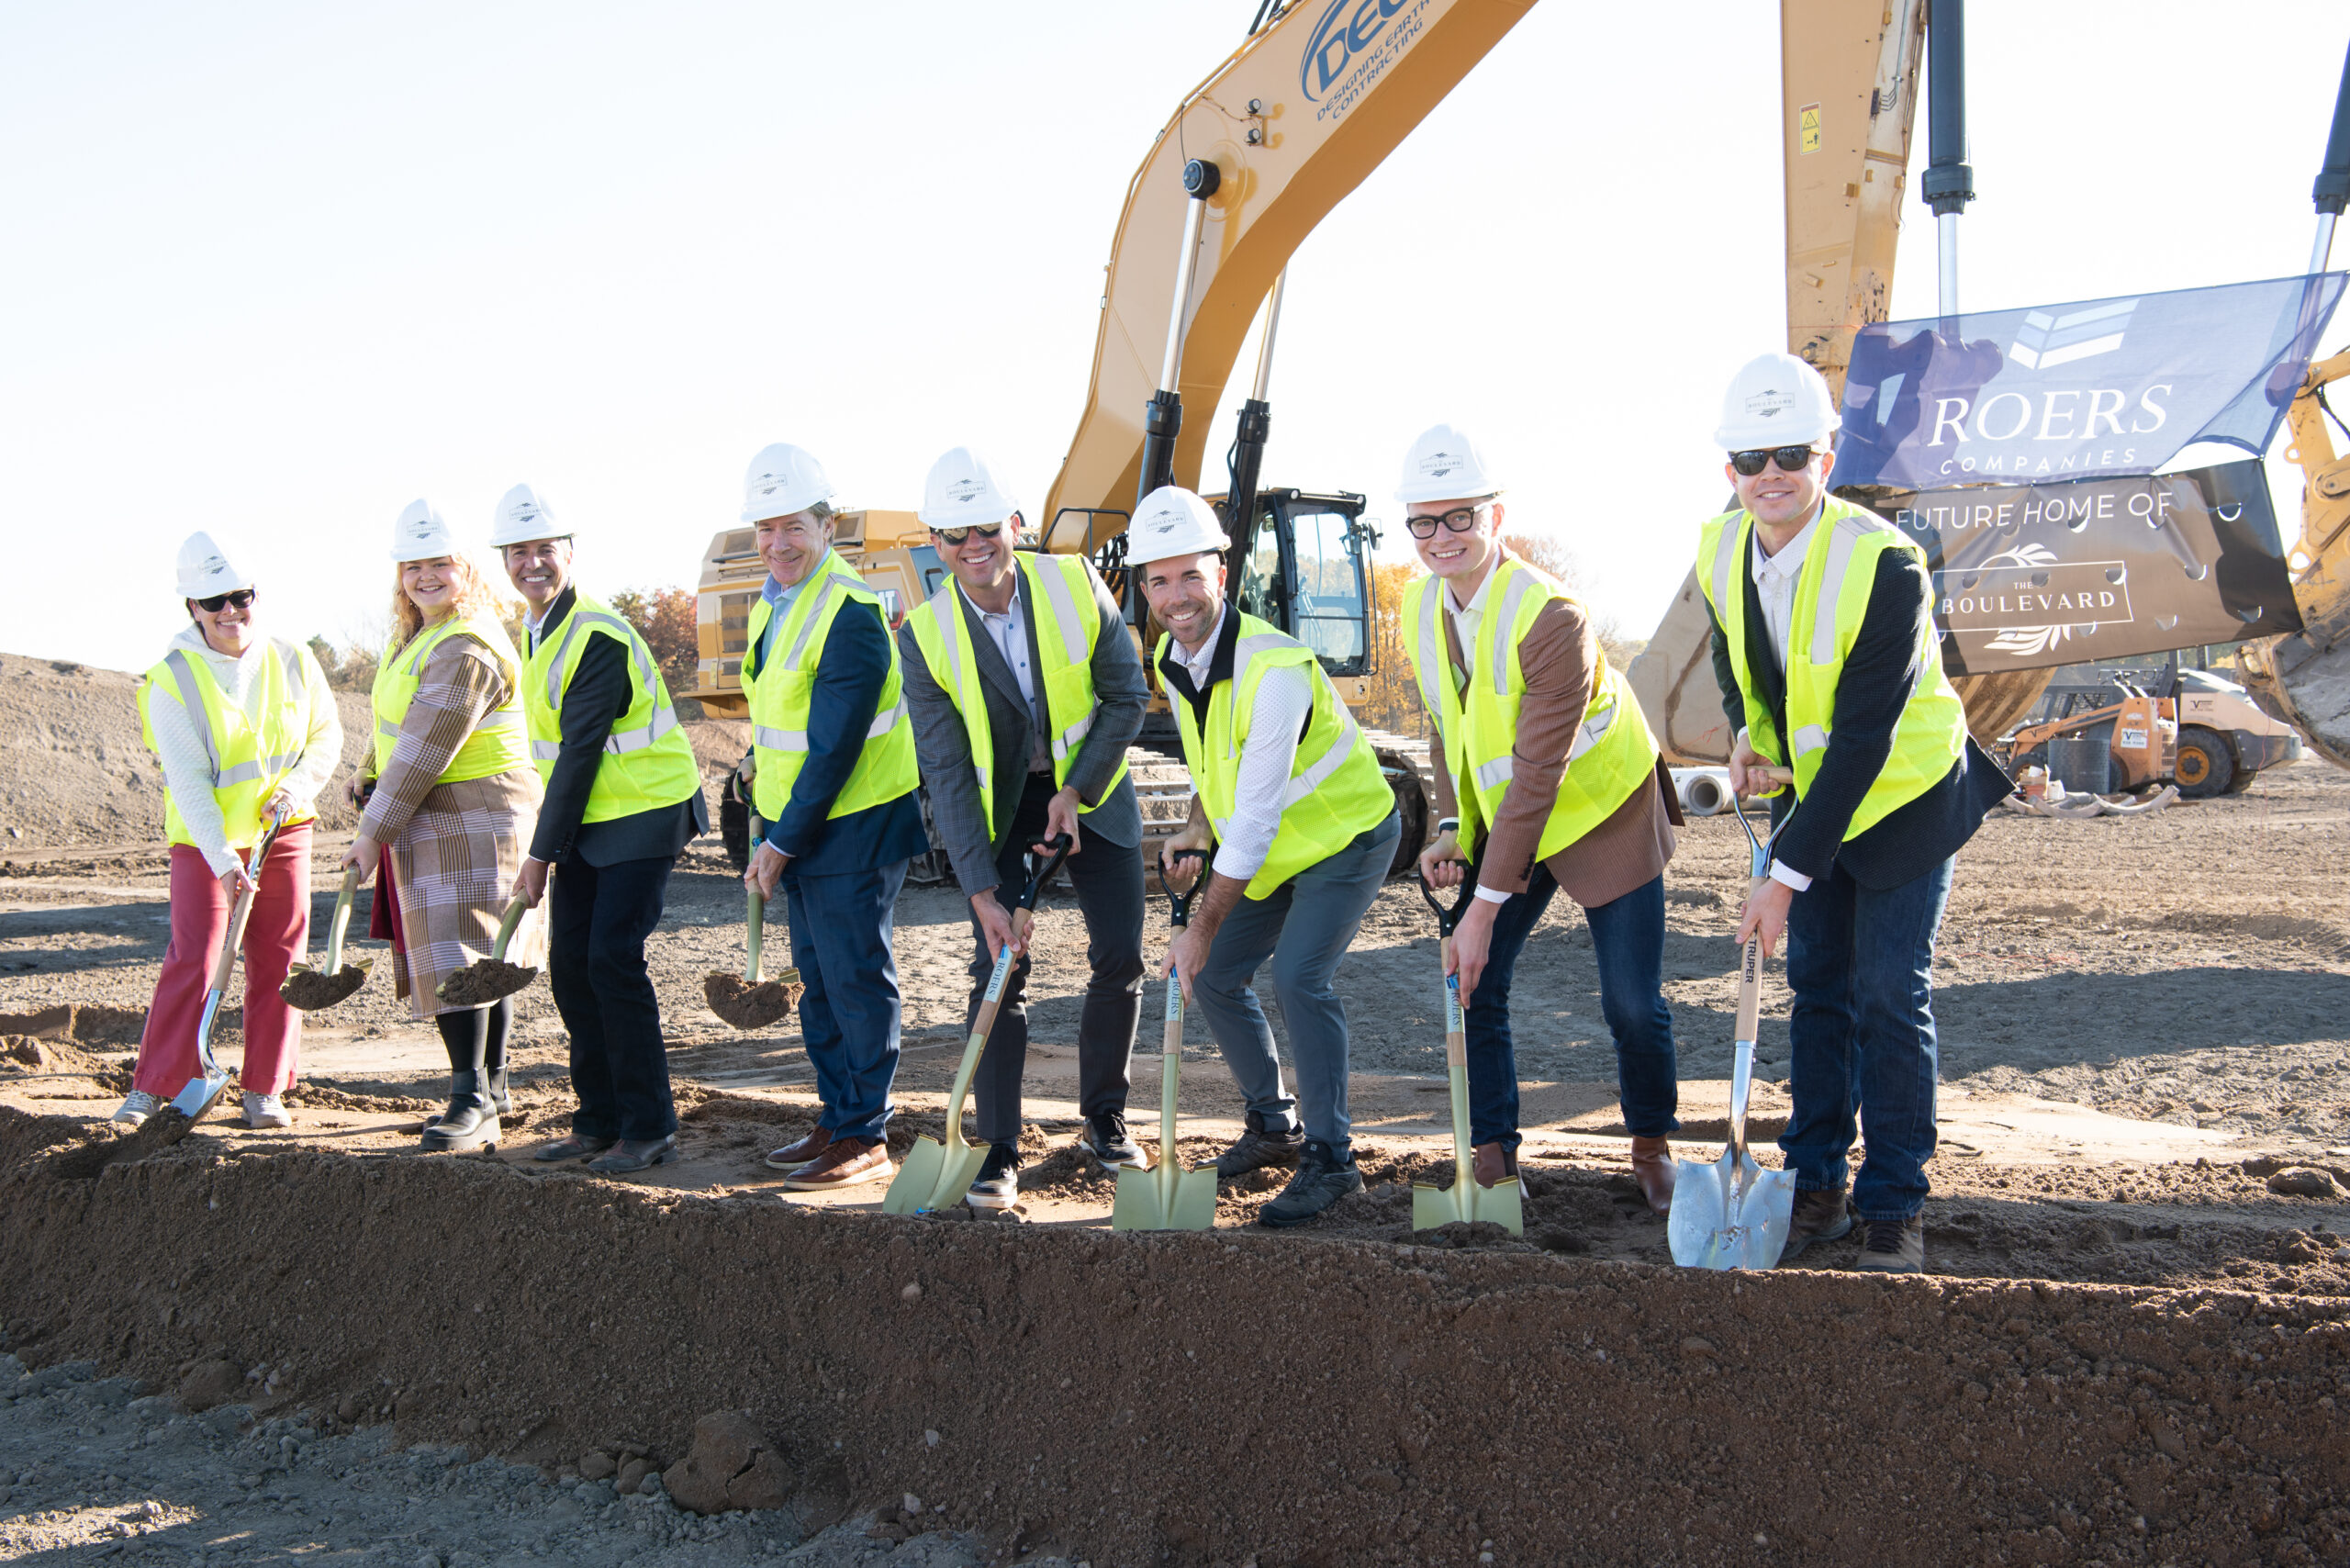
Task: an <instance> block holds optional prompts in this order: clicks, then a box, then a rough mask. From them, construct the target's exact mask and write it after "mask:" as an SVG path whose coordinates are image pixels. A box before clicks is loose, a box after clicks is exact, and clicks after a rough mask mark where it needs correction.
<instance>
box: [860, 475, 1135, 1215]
mask: <svg viewBox="0 0 2350 1568" xmlns="http://www.w3.org/2000/svg"><path fill="white" fill-rule="evenodd" d="M922 518H923V521H924V522H926V523H928V524H929V525H930V537H931V541H932V543H933V544H934V546H935V547H936V548H937V551H938V553H939V555H940V557H941V558H942V559H943V560H944V561H945V562H946V567H947V571H948V573H949V576H948V578H947V580H946V582H945V583H944V584H942V585H940V587H939V589H938V591H937V593H935V594H934V595H933V596H932V597H931V598H930V599H927V600H925V601H924V602H923V603H922V604H919V605H917V606H915V607H914V610H913V612H912V614H911V615H909V616H907V617H906V621H905V624H904V625H902V626H901V627H899V629H898V649H899V655H900V662H901V666H902V667H903V668H904V670H905V673H906V702H907V705H908V707H909V708H910V709H911V710H912V713H913V725H914V752H915V755H916V756H918V757H919V758H920V759H921V762H922V773H923V783H924V785H925V787H926V788H927V789H928V790H929V791H930V808H931V818H932V821H933V822H934V823H935V824H936V828H937V833H938V838H939V842H940V844H941V845H942V846H944V847H945V848H946V857H947V860H948V862H949V863H950V864H951V865H952V866H953V867H954V868H955V879H956V881H957V883H958V884H959V885H960V886H961V888H962V890H963V895H964V897H966V898H968V900H970V902H971V934H972V938H973V942H972V947H973V951H972V958H971V966H970V974H971V994H970V1002H969V1009H968V1012H969V1017H971V1018H975V1017H977V1015H978V1013H979V1003H980V1000H981V998H982V996H983V994H984V993H985V991H986V989H987V984H988V980H989V978H990V975H991V974H992V973H993V971H994V967H995V960H996V956H997V955H998V954H999V953H1000V952H1002V949H1003V945H1004V944H1005V943H1007V942H1010V943H1013V944H1014V950H1015V951H1017V950H1018V943H1019V938H1018V937H1017V936H1016V935H1013V926H1012V916H1011V914H1010V913H1009V912H1008V911H1007V910H1006V909H1005V907H1004V902H1003V901H1002V899H1001V898H999V897H998V896H997V892H998V890H999V889H1000V888H1002V887H1005V886H1012V887H1017V886H1019V885H1020V883H1021V882H1022V881H1023V880H1024V879H1025V877H1026V872H1025V871H1024V869H1023V868H1022V864H1021V857H1023V856H1024V854H1025V853H1026V852H1027V851H1028V850H1030V849H1032V848H1035V849H1041V848H1042V846H1043V843H1044V841H1045V840H1046V839H1049V838H1052V837H1054V836H1055V835H1057V834H1064V833H1065V834H1069V836H1070V838H1071V839H1072V840H1073V841H1074V842H1075V848H1073V849H1072V850H1071V851H1070V853H1069V859H1068V861H1067V863H1066V864H1067V867H1068V871H1069V884H1070V886H1071V887H1072V888H1073V889H1074V890H1076V893H1077V905H1078V910H1079V913H1081V914H1082V915H1083V916H1084V919H1085V938H1086V957H1087V958H1088V960H1089V961H1090V963H1091V968H1092V976H1091V980H1089V981H1088V982H1087V985H1086V988H1085V1004H1084V1008H1083V1010H1082V1012H1081V1013H1080V1014H1079V1017H1078V1025H1077V1077H1078V1111H1079V1114H1080V1115H1082V1116H1083V1117H1084V1118H1085V1132H1084V1135H1083V1141H1084V1144H1085V1147H1086V1148H1087V1149H1089V1150H1090V1151H1091V1153H1092V1155H1093V1156H1094V1158H1096V1159H1099V1160H1101V1161H1102V1164H1104V1165H1109V1166H1139V1165H1141V1164H1142V1150H1141V1149H1140V1148H1136V1145H1135V1141H1134V1139H1133V1138H1132V1137H1128V1136H1127V1133H1126V1122H1125V1110H1126V1087H1127V1083H1126V1072H1127V1065H1128V1062H1129V1060H1130V1058H1132V1057H1133V1055H1134V1047H1135V1028H1136V1024H1137V1022H1138V1021H1139V1019H1140V1017H1141V1011H1142V976H1143V962H1142V915H1143V867H1142V810H1141V807H1140V806H1139V804H1138V803H1137V802H1136V799H1135V787H1134V781H1133V780H1132V779H1130V778H1127V777H1126V747H1127V746H1128V745H1131V744H1133V741H1134V738H1135V736H1136V735H1137V734H1141V732H1142V718H1143V710H1144V707H1145V705H1146V704H1147V701H1148V689H1147V687H1146V686H1145V685H1144V683H1143V674H1142V660H1141V658H1140V656H1139V655H1136V652H1135V645H1134V639H1133V638H1132V637H1130V636H1129V635H1127V633H1126V627H1125V618H1124V617H1123V616H1121V615H1120V614H1119V613H1118V606H1117V601H1116V600H1114V599H1112V598H1111V597H1110V590H1109V589H1108V588H1104V587H1103V586H1102V579H1101V578H1100V577H1097V576H1095V575H1094V573H1093V571H1092V569H1091V567H1089V566H1087V565H1086V563H1085V558H1084V557H1083V556H1081V555H1040V554H1035V553H1033V552H1030V553H1023V552H1021V551H1019V550H1017V549H1015V548H1014V546H1015V545H1016V544H1017V543H1018V541H1019V523H1020V513H1019V510H1018V507H1017V505H1016V503H1014V502H1013V499H1012V498H1011V497H1010V496H1008V495H1006V494H1005V493H1004V492H1003V490H1002V487H1000V486H999V485H998V484H997V482H996V478H995V475H994V472H993V471H992V469H990V466H989V465H988V462H987V460H986V459H985V458H984V457H982V456H981V455H979V454H978V453H975V452H973V451H972V450H971V449H970V448H968V447H962V446H958V447H957V448H956V449H955V450H954V451H952V452H949V453H948V454H946V455H945V456H944V457H941V458H940V459H939V460H938V461H937V462H936V463H935V464H934V465H931V470H930V475H929V477H928V479H927V481H926V482H925V483H924V485H923V508H922ZM1027 979H1028V964H1027V962H1026V961H1025V960H1024V959H1023V960H1022V961H1020V962H1018V963H1015V964H1014V965H1013V969H1012V972H1011V975H1010V977H1009V978H1008V979H1007V980H1005V982H1004V994H1003V997H1002V1003H1001V1006H1000V1010H999V1011H998V1013H997V1014H996V1020H995V1027H994V1029H993V1031H992V1032H991V1033H990V1036H988V1047H987V1053H986V1055H984V1056H983V1057H982V1058H980V1060H979V1076H978V1077H977V1078H975V1079H974V1080H973V1081H972V1084H971V1087H972V1089H973V1091H974V1092H975V1094H976V1096H977V1098H978V1102H979V1105H978V1114H979V1137H980V1138H981V1140H983V1141H984V1142H986V1143H987V1144H988V1145H989V1146H990V1148H989V1150H988V1156H987V1160H986V1163H985V1164H983V1165H982V1166H981V1167H980V1168H979V1177H978V1179H977V1180H976V1181H974V1182H973V1183H972V1184H971V1188H970V1191H969V1193H968V1196H967V1201H968V1203H969V1204H970V1205H971V1206H972V1207H974V1208H983V1209H1008V1208H1010V1207H1012V1206H1013V1204H1014V1203H1015V1202H1016V1201H1017V1197H1018V1181H1019V1170H1020V1125H1021V1099H1020V1079H1021V1072H1022V1070H1023V1068H1024V1064H1025V1063H1026V1060H1027V1056H1028V1004H1027V996H1026V986H1027ZM968 1021H969V1020H968V1018H967V1020H966V1023H967V1025H968Z"/></svg>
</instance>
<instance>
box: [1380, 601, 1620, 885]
mask: <svg viewBox="0 0 2350 1568" xmlns="http://www.w3.org/2000/svg"><path fill="white" fill-rule="evenodd" d="M1484 592H1485V605H1486V609H1485V611H1484V614H1483V616H1482V617H1481V618H1480V619H1479V622H1478V625H1477V635H1476V637H1475V644H1476V645H1475V646H1474V647H1471V648H1464V649H1462V650H1461V656H1462V657H1463V658H1465V659H1466V660H1467V661H1468V668H1467V670H1466V671H1465V672H1464V673H1465V680H1466V687H1465V689H1463V687H1462V686H1461V685H1460V684H1457V683H1456V681H1455V679H1454V678H1453V677H1452V671H1451V669H1450V667H1449V666H1450V663H1451V661H1450V659H1449V657H1448V656H1447V655H1446V653H1445V637H1444V625H1443V621H1442V616H1443V613H1444V610H1443V604H1444V580H1443V579H1442V578H1440V577H1421V578H1419V579H1417V580H1416V581H1415V582H1414V583H1413V584H1412V586H1411V588H1410V590H1409V598H1408V599H1406V600H1405V610H1404V623H1405V624H1406V625H1407V626H1409V627H1410V628H1411V629H1412V630H1411V634H1410V636H1409V637H1408V638H1407V639H1406V646H1407V647H1408V648H1409V649H1410V650H1411V655H1412V666H1413V669H1414V670H1415V672H1416V674H1417V675H1418V677H1419V682H1420V698H1421V700H1422V701H1424V702H1425V703H1426V704H1427V711H1429V712H1430V713H1431V714H1434V715H1435V716H1436V724H1437V733H1438V735H1439V736H1440V737H1441V738H1442V740H1443V744H1444V762H1445V769H1446V772H1447V773H1448V775H1449V777H1450V778H1451V779H1452V791H1453V797H1454V799H1456V800H1457V801H1460V804H1461V812H1460V833H1459V834H1458V835H1457V837H1458V839H1459V842H1460V848H1461V850H1462V852H1463V853H1464V854H1468V855H1472V856H1473V855H1474V854H1475V853H1476V845H1477V840H1478V839H1479V838H1480V837H1481V836H1483V833H1484V832H1485V831H1486V830H1489V829H1490V828H1491V827H1492V825H1493V824H1494V823H1495V822H1497V821H1499V820H1500V815H1501V810H1502V801H1503V799H1504V797H1505V796H1506V795H1507V794H1508V792H1509V787H1510V778H1511V773H1512V770H1513V767H1514V759H1515V756H1516V743H1517V710H1518V706H1519V704H1520V703H1521V702H1523V701H1524V700H1525V698H1526V670H1525V667H1524V666H1523V665H1522V664H1521V663H1520V655H1519V644H1521V643H1522V642H1523V641H1524V640H1525V637H1526V634H1527V632H1528V631H1530V630H1532V628H1533V625H1534V621H1535V618H1536V617H1537V616H1539V615H1540V614H1541V613H1542V607H1543V606H1544V605H1546V604H1548V603H1549V602H1550V600H1551V599H1553V598H1554V597H1555V598H1565V597H1567V590H1566V589H1565V588H1562V587H1561V586H1560V584H1559V583H1557V582H1556V581H1554V580H1553V579H1552V578H1550V577H1546V576H1545V575H1543V574H1542V573H1541V572H1539V571H1537V570H1536V569H1535V568H1534V567H1532V566H1527V564H1526V563H1525V562H1523V561H1518V560H1507V559H1505V560H1504V561H1503V562H1502V564H1501V565H1500V566H1497V567H1495V568H1494V575H1493V578H1492V580H1491V582H1490V583H1489V584H1488V585H1487V586H1486V588H1485V590H1484ZM1656 761H1657V748H1656V742H1655V740H1654V739H1653V738H1651V736H1650V734H1649V726H1648V720H1647V719H1646V718H1645V717H1644V716H1643V715H1642V714H1641V712H1640V705H1639V702H1638V701H1637V700H1634V699H1633V697H1632V693H1631V689H1630V688H1629V687H1628V686H1627V685H1626V684H1625V683H1624V678H1623V677H1622V676H1621V675H1619V674H1617V671H1616V670H1615V669H1614V668H1613V667H1612V666H1609V664H1608V663H1607V656H1606V655H1605V654H1602V655H1600V657H1599V664H1598V667H1597V668H1596V669H1595V670H1594V671H1593V675H1592V683H1591V697H1590V699H1589V700H1588V701H1586V702H1585V703H1584V705H1583V723H1582V726H1581V727H1580V728H1579V729H1577V730H1576V732H1575V738H1574V742H1573V745H1572V746H1571V747H1570V749H1569V750H1568V752H1567V770H1566V772H1565V774H1564V775H1563V776H1561V778H1560V780H1559V795H1558V800H1557V801H1556V802H1555V803H1554V804H1553V805H1552V806H1551V808H1550V821H1548V822H1547V823H1544V824H1543V827H1542V838H1541V845H1540V847H1539V848H1538V849H1537V850H1536V851H1535V858H1537V859H1539V860H1548V859H1549V858H1550V857H1551V856H1553V855H1556V854H1557V853H1559V851H1560V850H1561V849H1564V848H1565V847H1566V846H1568V845H1570V844H1572V843H1574V842H1575V841H1576V840H1577V839H1579V838H1581V837H1583V834H1587V833H1589V832H1590V831H1591V830H1592V829H1594V828H1595V827H1597V826H1598V825H1599V824H1600V823H1604V822H1606V820H1607V819H1608V817H1609V816H1611V815H1613V814H1614V813H1615V812H1616V809H1617V807H1619V806H1621V805H1622V804H1623V803H1624V802H1625V801H1628V800H1630V799H1631V797H1632V792H1633V791H1634V790H1638V789H1639V788H1640V786H1641V785H1643V784H1645V783H1647V782H1648V781H1649V780H1650V779H1651V778H1653V777H1654V776H1655V774H1656Z"/></svg>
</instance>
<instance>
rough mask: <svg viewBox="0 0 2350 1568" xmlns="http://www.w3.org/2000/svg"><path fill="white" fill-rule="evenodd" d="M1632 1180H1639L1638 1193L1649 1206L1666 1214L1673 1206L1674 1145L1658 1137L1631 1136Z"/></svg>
mask: <svg viewBox="0 0 2350 1568" xmlns="http://www.w3.org/2000/svg"><path fill="white" fill-rule="evenodd" d="M1632 1180H1633V1181H1635V1182H1639V1184H1640V1196H1642V1197H1644V1198H1646V1199H1647V1200H1648V1201H1649V1207H1651V1208H1652V1209H1654V1210H1655V1211H1656V1212H1657V1213H1659V1214H1665V1213H1667V1212H1669V1211H1670V1210H1671V1209H1672V1207H1673V1145H1672V1143H1671V1141H1670V1140H1668V1139H1665V1138H1661V1137H1636V1138H1634V1139H1633V1140H1632Z"/></svg>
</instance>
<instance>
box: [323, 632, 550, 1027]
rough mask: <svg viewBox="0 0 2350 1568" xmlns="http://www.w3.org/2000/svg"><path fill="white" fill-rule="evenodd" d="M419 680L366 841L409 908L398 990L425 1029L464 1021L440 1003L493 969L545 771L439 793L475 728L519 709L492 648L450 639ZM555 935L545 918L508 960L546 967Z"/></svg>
mask: <svg viewBox="0 0 2350 1568" xmlns="http://www.w3.org/2000/svg"><path fill="white" fill-rule="evenodd" d="M417 673H418V677H419V685H418V687H417V691H416V699H415V700H414V701H412V702H410V703H409V704H408V713H407V716H406V717H405V718H403V719H402V720H401V721H400V738H399V740H398V742H397V744H396V745H395V746H394V747H393V751H392V756H391V760H390V762H389V763H387V764H386V766H385V767H384V771H383V773H382V775H381V776H380V777H379V778H377V779H376V781H375V798H374V799H373V800H371V801H369V802H368V803H367V814H366V816H365V817H364V819H363V820H362V821H361V823H360V831H361V832H363V833H364V834H367V835H368V836H370V837H372V838H374V839H375V841H376V842H377V843H379V844H382V845H384V846H386V854H385V857H384V863H385V865H386V868H388V870H389V872H390V875H391V878H392V884H393V896H394V897H395V898H396V899H397V901H398V903H399V914H398V926H399V945H398V946H396V947H395V948H394V950H393V955H392V984H393V988H394V991H395V994H397V995H400V996H404V997H406V998H408V1007H409V1010H410V1011H411V1012H412V1013H413V1014H415V1016H416V1017H417V1018H418V1019H420V1020H422V1019H427V1018H431V1017H433V1016H434V1015H436V1014H441V1013H445V1012H451V1011H454V1010H453V1009H451V1008H447V1007H444V1006H443V1005H442V1003H441V1001H440V999H439V998H437V997H436V996H434V995H433V994H432V993H433V991H435V990H436V989H438V988H439V986H440V984H441V982H442V980H446V979H448V978H449V976H450V975H451V974H453V972H455V971H456V970H458V969H462V968H464V966H465V965H467V964H469V963H472V962H473V961H474V960H475V959H476V958H487V957H488V956H489V950H490V947H491V946H493V945H494V944H495V943H496V942H497V940H498V917H499V916H500V915H501V914H503V913H505V908H506V901H507V900H508V899H509V897H511V896H512V894H513V890H514V880H515V878H516V877H517V876H518V875H519V874H520V871H521V868H522V860H523V857H525V856H527V855H528V854H529V853H530V848H531V832H532V829H533V828H534V827H535V826H536V825H537V824H538V818H539V796H540V786H539V775H538V770H537V769H536V768H533V767H529V766H527V765H526V766H524V767H517V768H511V769H509V770H508V771H507V772H504V773H498V774H493V775H491V776H490V777H489V778H469V779H466V780H465V781H464V782H463V783H456V784H442V783H440V782H438V780H439V778H440V777H441V775H442V771H443V770H445V769H446V768H447V767H448V766H449V759H450V758H451V757H453V756H455V755H456V752H457V748H458V747H459V746H461V745H464V743H465V738H466V737H467V736H468V735H470V734H473V732H474V729H475V727H476V725H478V724H479V723H480V722H481V721H482V720H483V718H484V717H486V716H487V714H489V713H490V712H492V711H495V710H496V709H498V708H501V707H503V706H505V704H506V703H507V702H508V701H509V700H511V699H512V696H513V689H512V688H511V687H510V686H509V684H508V681H507V678H506V676H505V673H504V672H503V671H502V670H500V669H499V668H498V660H497V658H496V656H495V655H492V654H491V653H490V651H489V650H488V648H487V647H486V646H484V645H483V644H481V643H479V642H477V641H476V640H475V639H474V638H471V637H467V636H464V635H457V636H452V637H447V638H443V639H442V642H441V644H440V645H439V646H438V647H436V648H434V649H433V650H432V653H431V656H430V657H428V658H427V659H426V660H425V661H424V667H423V668H422V669H421V670H420V671H418V672H417ZM545 927H546V922H545V920H544V919H543V910H532V912H530V913H528V914H526V915H524V916H523V917H522V924H521V925H520V928H519V929H517V930H516V932H515V933H514V940H513V942H512V943H511V944H510V945H509V946H508V948H507V951H506V957H507V958H508V959H509V961H511V962H513V963H517V964H523V965H543V964H544V962H545V958H544V946H545Z"/></svg>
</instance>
